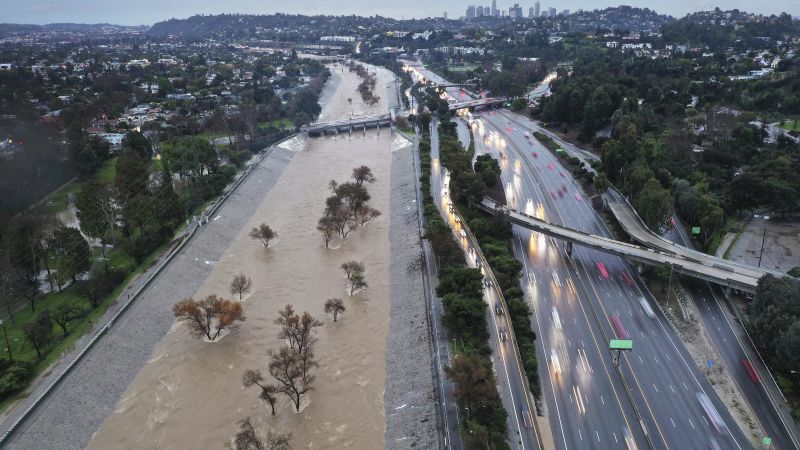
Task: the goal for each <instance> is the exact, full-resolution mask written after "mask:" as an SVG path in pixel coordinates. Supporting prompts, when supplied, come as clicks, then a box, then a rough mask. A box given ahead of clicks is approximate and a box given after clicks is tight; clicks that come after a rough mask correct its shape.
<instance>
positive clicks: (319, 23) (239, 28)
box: [147, 14, 463, 41]
mask: <svg viewBox="0 0 800 450" xmlns="http://www.w3.org/2000/svg"><path fill="white" fill-rule="evenodd" d="M462 25H463V22H461V21H457V20H446V19H442V18H429V19H411V20H397V19H392V18H388V17H381V16H373V17H359V16H300V15H289V14H273V15H250V14H220V15H196V16H192V17H189V18H186V19H170V20H166V21H164V22H158V23H156V24H155V25H153V26H152V27H151V28H150V30H148V31H147V34H148V35H150V36H152V37H156V38H166V37H168V36H176V37H179V38H181V39H204V38H218V39H219V38H253V39H276V40H287V41H294V40H298V39H302V40H314V39H315V38H319V37H320V36H325V35H337V34H347V35H351V36H352V35H354V34H358V35H362V36H369V35H371V33H375V32H381V31H386V30H407V31H422V30H426V29H431V28H437V29H457V28H459V27H460V26H462Z"/></svg>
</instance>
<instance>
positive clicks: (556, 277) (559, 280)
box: [553, 270, 561, 287]
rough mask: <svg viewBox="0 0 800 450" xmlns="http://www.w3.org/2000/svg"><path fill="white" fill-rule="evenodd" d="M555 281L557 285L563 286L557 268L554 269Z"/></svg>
mask: <svg viewBox="0 0 800 450" xmlns="http://www.w3.org/2000/svg"><path fill="white" fill-rule="evenodd" d="M553 283H555V284H556V286H558V287H561V279H560V278H558V273H557V272H556V271H555V270H554V271H553Z"/></svg>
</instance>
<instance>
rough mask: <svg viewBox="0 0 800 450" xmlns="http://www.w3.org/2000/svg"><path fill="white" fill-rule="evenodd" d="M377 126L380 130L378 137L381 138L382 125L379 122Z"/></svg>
mask: <svg viewBox="0 0 800 450" xmlns="http://www.w3.org/2000/svg"><path fill="white" fill-rule="evenodd" d="M377 125H378V126H377V128H378V137H381V123H380V122H378V123H377Z"/></svg>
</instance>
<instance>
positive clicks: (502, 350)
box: [431, 119, 542, 449]
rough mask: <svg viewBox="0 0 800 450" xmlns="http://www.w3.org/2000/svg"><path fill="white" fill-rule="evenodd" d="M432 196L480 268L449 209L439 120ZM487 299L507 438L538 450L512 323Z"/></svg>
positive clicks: (487, 292)
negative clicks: (511, 333) (510, 332)
mask: <svg viewBox="0 0 800 450" xmlns="http://www.w3.org/2000/svg"><path fill="white" fill-rule="evenodd" d="M431 161H432V170H431V190H432V192H431V194H432V195H433V198H434V202H436V204H437V208H438V209H439V211H440V213H441V214H442V215H443V217H445V219H446V221H447V222H448V223H449V224H450V226H451V228H452V230H453V235H454V236H455V237H456V239H457V241H458V242H459V244H460V245H461V246H462V248H463V249H464V252H465V254H466V255H467V262H468V265H469V266H470V267H473V268H477V267H478V266H477V259H476V257H475V248H477V243H476V242H473V241H472V240H471V239H469V237H467V236H462V235H460V234H459V233H458V230H460V227H459V225H458V224H457V223H456V221H455V216H453V214H452V213H450V212H449V207H448V189H447V185H448V181H449V180H448V179H447V178H448V175H447V174H446V171H445V170H444V168H442V167H441V165H440V164H439V133H438V120H436V119H434V120H432V121H431ZM484 300H485V301H486V302H487V304H488V308H487V312H486V314H487V319H488V323H489V328H490V333H489V335H490V345H491V348H492V358H493V364H494V369H495V375H496V377H497V381H498V386H499V389H500V397H501V399H502V401H503V406H504V407H505V409H506V411H507V412H508V422H507V425H508V429H507V436H508V439H509V442H510V443H511V445H512V448H517V449H539V448H542V446H541V445H540V442H539V441H540V439H541V438H540V437H539V435H538V433H539V432H538V430H537V429H536V425H535V423H534V420H535V419H534V415H535V411H531V408H530V406H529V405H530V404H531V403H532V402H530V401H529V399H528V398H527V394H526V389H525V387H524V386H525V383H527V380H525V379H524V371H523V370H522V368H521V363H520V362H519V360H518V359H517V358H516V357H515V355H514V352H515V350H514V348H513V347H512V345H513V343H512V342H511V340H504V339H502V338H501V331H502V332H503V333H508V327H509V324H507V323H506V322H505V320H504V318H503V317H502V316H498V315H496V314H494V313H493V311H495V304H496V303H497V301H498V299H497V296H496V294H495V293H494V290H493V288H487V289H484Z"/></svg>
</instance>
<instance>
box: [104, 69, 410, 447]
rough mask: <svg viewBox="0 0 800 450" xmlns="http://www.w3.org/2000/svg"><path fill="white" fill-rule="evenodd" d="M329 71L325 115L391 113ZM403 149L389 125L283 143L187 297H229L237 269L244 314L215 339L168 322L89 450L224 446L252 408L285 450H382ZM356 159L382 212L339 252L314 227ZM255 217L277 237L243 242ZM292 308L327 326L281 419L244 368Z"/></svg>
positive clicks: (262, 354) (257, 365) (257, 360)
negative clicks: (394, 195)
mask: <svg viewBox="0 0 800 450" xmlns="http://www.w3.org/2000/svg"><path fill="white" fill-rule="evenodd" d="M331 71H332V72H335V73H334V80H333V82H332V83H331V88H330V89H331V90H332V92H329V93H328V95H327V96H326V97H324V98H326V99H327V100H328V101H327V104H326V105H325V107H324V110H323V114H322V117H323V118H324V120H334V119H341V118H346V117H349V116H350V114H351V113H353V114H354V115H361V114H365V115H372V114H385V113H386V111H387V104H386V99H384V98H382V99H381V102H380V103H379V104H378V105H374V106H367V105H364V104H363V102H362V101H361V99H360V97H359V95H358V93H357V92H356V86H357V84H358V82H359V80H358V77H357V76H356V75H355V74H354V73H351V72H349V71H348V70H347V69H345V70H344V72H341V67H339V68H337V67H336V66H332V67H331ZM378 75H379V76H378V86H377V87H376V94H377V95H381V96H382V97H384V96H385V95H384V93H385V92H386V91H385V88H384V86H386V85H387V83H389V82H390V80H391V79H392V75H391V74H390V73H389V72H387V71H384V70H379V71H378ZM334 89H335V90H334ZM348 98H351V99H352V103H350V102H348V100H347V99H348ZM404 145H407V142H406V141H404V140H403V139H402V138H400V137H399V136H397V135H393V134H390V132H389V130H387V129H384V130H381V132H380V136H378V135H377V133H376V132H375V131H368V132H367V133H366V136H363V135H362V133H361V132H358V133H354V134H353V136H351V137H347V136H342V135H340V136H339V137H338V138H334V137H325V138H319V139H310V140H308V141H307V142H306V141H304V140H301V139H298V140H296V141H294V142H289V143H286V144H284V147H285V148H289V149H291V150H294V151H295V153H294V156H293V157H292V159H291V162H290V163H289V165H288V166H287V167H286V169H285V170H284V171H283V173H282V175H281V177H280V179H279V181H278V182H277V184H276V185H275V186H274V187H273V188H272V189H271V191H270V192H269V193H268V195H267V196H266V198H265V199H264V201H263V202H262V203H261V204H254V205H252V207H253V208H254V209H255V211H256V212H255V214H254V215H253V217H252V219H251V220H250V222H249V223H248V224H247V225H246V226H245V227H244V228H243V229H241V230H240V231H239V233H238V237H237V238H236V239H235V240H234V241H233V242H231V244H230V246H229V248H228V249H227V251H226V252H225V255H224V257H223V258H222V259H221V260H220V261H209V263H210V264H215V267H214V269H213V271H212V273H211V275H210V276H209V277H208V279H207V280H206V281H205V283H204V284H203V285H202V287H201V288H200V289H199V290H198V292H197V293H196V295H195V298H200V297H203V296H205V295H208V294H218V295H223V296H225V297H227V298H233V296H232V295H231V294H230V291H229V285H230V282H231V279H232V278H233V276H234V275H235V274H238V273H244V274H246V275H247V276H249V277H251V278H252V280H253V288H252V292H251V293H250V294H249V295H248V296H247V297H246V298H245V300H244V303H243V306H244V311H245V315H246V316H247V320H246V321H245V322H243V323H242V324H241V325H240V326H239V327H238V329H236V330H235V331H234V332H232V333H231V334H229V335H227V336H225V337H224V338H223V339H222V340H221V341H218V342H216V343H210V344H209V343H206V342H204V341H203V340H202V339H198V338H194V337H192V336H191V335H190V334H189V333H188V330H187V329H186V327H185V326H184V325H183V324H176V325H174V326H173V327H172V330H171V331H170V332H169V333H168V334H167V335H166V336H165V337H164V339H162V341H161V342H160V343H159V345H158V346H157V347H156V349H155V351H154V352H153V355H152V358H151V359H150V361H148V363H147V365H146V366H145V367H143V368H142V369H141V370H140V371H139V373H138V375H137V376H136V378H135V379H134V381H133V383H131V385H130V386H128V388H127V390H126V391H125V394H124V395H123V396H122V398H121V399H120V401H119V402H118V404H117V406H116V408H115V412H114V414H112V415H111V417H109V418H108V420H107V421H106V422H105V423H104V424H103V426H102V427H101V428H100V430H99V431H98V432H97V433H96V434H95V436H94V438H93V440H92V441H91V443H90V445H89V447H90V448H95V449H111V448H161V449H186V448H192V449H199V448H203V449H205V448H208V449H220V448H229V447H232V446H233V444H232V439H233V436H234V434H235V433H236V431H237V430H238V422H239V421H240V420H242V419H244V418H246V417H248V416H249V417H250V418H251V420H252V421H253V423H254V425H255V426H256V428H257V429H258V430H259V432H261V433H262V434H264V435H265V434H266V432H267V430H274V431H277V432H291V433H293V435H294V439H293V440H292V447H293V448H297V449H301V448H314V449H319V448H353V449H377V448H382V447H383V446H384V445H383V436H384V406H383V394H384V384H385V378H386V375H385V372H386V368H385V362H384V356H385V351H386V337H387V332H388V323H389V315H388V311H389V287H388V280H389V273H388V272H389V220H388V213H389V211H388V209H389V186H390V184H389V182H390V179H389V174H390V168H391V162H392V155H391V152H392V150H393V149H397V148H399V147H401V146H404ZM362 164H365V165H368V166H369V167H371V168H372V170H373V173H374V174H375V175H376V177H377V181H376V182H375V183H374V184H370V185H368V189H369V192H370V194H371V196H372V199H371V200H370V204H371V205H372V207H374V208H377V209H378V210H380V211H381V212H383V215H382V216H381V217H379V218H377V219H376V220H374V221H373V222H371V223H369V224H368V225H367V226H366V227H365V228H361V229H358V230H356V231H353V232H352V233H351V234H350V235H349V236H348V238H347V240H346V241H334V242H333V246H335V247H337V248H335V249H326V248H325V246H324V242H323V240H322V238H321V235H320V233H319V232H318V231H317V230H316V225H317V220H318V219H319V217H320V216H321V215H322V212H323V208H324V202H325V198H326V197H327V196H329V195H330V192H329V190H328V187H327V185H328V182H329V181H330V180H332V179H333V180H337V181H339V182H341V181H345V180H347V179H348V178H349V177H350V174H351V172H352V169H353V167H356V166H359V165H362ZM260 170H264V169H260ZM252 176H258V174H257V173H254V174H253V175H252ZM262 222H264V223H267V224H268V225H269V226H270V227H272V228H273V229H274V230H275V231H277V233H278V234H279V239H278V240H277V241H276V242H275V243H274V244H271V246H270V248H267V249H265V248H263V247H262V246H261V244H260V243H258V242H256V241H253V240H251V239H250V238H249V237H248V236H247V234H248V232H249V230H250V228H252V227H254V226H257V225H258V224H260V223H262ZM209 226H213V219H212V223H211V224H210V225H209ZM350 259H355V260H358V261H363V263H364V265H365V266H366V281H367V282H368V283H369V287H368V288H367V289H366V290H364V291H362V292H360V293H358V294H357V295H355V296H354V297H349V296H348V295H347V292H346V286H345V279H344V277H343V274H342V271H341V269H340V268H339V266H340V264H341V263H342V262H344V261H347V260H350ZM331 297H341V298H342V299H343V300H344V304H345V306H346V308H347V311H346V312H345V313H344V314H342V315H341V316H340V320H339V322H337V323H334V322H333V320H332V318H330V317H326V315H325V314H324V312H323V304H324V302H325V300H326V299H328V298H331ZM178 300H180V299H177V298H165V299H163V301H164V302H169V303H174V302H176V301H178ZM287 303H291V304H293V305H294V306H295V309H296V310H297V311H298V312H302V311H309V312H310V313H311V314H312V315H314V316H315V317H317V318H318V319H320V320H322V321H323V322H324V326H323V327H321V328H320V329H319V332H318V334H317V337H318V338H319V342H318V343H317V346H316V349H315V351H316V354H317V356H318V358H319V364H320V365H319V368H318V369H317V370H316V375H317V378H316V382H315V385H314V390H313V391H311V392H310V393H309V394H308V395H307V396H306V397H305V401H304V409H303V411H302V413H300V414H297V413H295V412H294V410H293V406H292V405H291V403H290V402H289V400H288V398H285V397H283V396H282V397H279V404H278V405H277V416H275V417H271V416H270V415H269V405H268V404H266V403H264V402H262V401H261V400H260V399H259V398H258V395H259V391H258V388H255V387H251V388H248V389H245V388H243V386H242V383H241V376H242V372H244V370H245V369H249V368H252V369H260V370H261V371H262V373H264V375H265V376H266V377H267V378H268V377H269V374H268V371H267V364H268V358H267V351H268V350H269V349H271V348H275V349H277V348H278V347H279V346H280V345H282V342H281V341H279V340H278V338H277V336H276V335H277V331H278V327H277V325H275V324H274V323H273V320H274V319H275V318H276V317H277V311H278V310H279V309H280V308H282V307H283V306H284V305H285V304H287Z"/></svg>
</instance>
